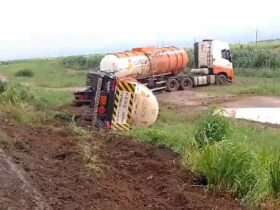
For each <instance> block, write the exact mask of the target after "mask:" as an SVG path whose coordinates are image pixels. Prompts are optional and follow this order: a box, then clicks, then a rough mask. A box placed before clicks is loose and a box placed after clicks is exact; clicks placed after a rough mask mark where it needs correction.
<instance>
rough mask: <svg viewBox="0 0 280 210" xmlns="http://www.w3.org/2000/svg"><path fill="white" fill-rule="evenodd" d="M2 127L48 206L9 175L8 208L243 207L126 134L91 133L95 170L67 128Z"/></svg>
mask: <svg viewBox="0 0 280 210" xmlns="http://www.w3.org/2000/svg"><path fill="white" fill-rule="evenodd" d="M0 131H2V132H5V133H7V135H8V136H9V137H10V138H11V139H13V140H10V141H8V142H6V143H5V144H1V145H2V147H3V148H4V150H5V153H6V155H7V156H8V157H10V159H11V161H13V163H16V164H15V165H16V166H17V167H18V169H19V170H22V171H23V172H24V173H22V174H23V176H27V177H26V180H27V181H26V183H30V186H31V185H32V188H33V189H36V192H38V193H39V194H40V196H41V197H39V198H38V196H37V198H36V199H37V201H38V199H39V203H42V202H43V203H45V204H46V205H45V206H47V207H45V208H43V207H42V206H41V208H39V207H38V205H37V204H36V202H34V201H36V199H35V198H34V197H33V198H30V194H28V192H26V191H24V190H23V188H22V187H20V186H22V184H21V183H19V182H20V181H22V179H18V177H17V176H18V175H16V174H13V173H10V174H9V176H10V177H11V178H10V179H1V180H0V186H3V185H4V184H5V183H6V185H5V186H7V182H11V183H8V184H9V185H10V186H12V185H14V187H13V188H0V189H1V196H2V198H5V199H0V206H1V207H3V208H8V207H10V208H13V209H21V210H23V209H28V210H30V209H47V208H50V209H67V210H71V209H85V210H90V209H98V210H108V209H114V210H118V209H119V210H123V209H127V210H130V209H131V210H135V209H140V210H142V209H143V210H144V209H145V210H146V209H152V210H163V209H166V210H176V209H180V210H182V209H194V210H198V209H201V210H206V209H217V210H218V209H219V210H222V209H224V210H229V209H231V210H237V209H241V207H240V206H239V204H238V202H237V201H234V200H233V199H231V198H230V197H229V196H227V195H223V196H221V195H220V196H217V195H216V196H215V195H211V194H209V193H207V192H206V191H205V189H204V188H203V187H201V186H199V187H198V186H194V185H193V179H194V177H193V175H192V174H191V173H190V172H188V171H184V170H182V169H181V168H180V165H179V161H178V157H177V155H176V154H175V153H173V152H170V151H169V150H167V149H165V148H156V147H154V146H151V145H145V144H140V143H137V142H134V141H131V140H128V139H126V138H124V137H121V136H109V137H104V136H100V135H97V136H92V138H91V140H90V141H87V142H86V143H87V144H89V145H90V146H91V148H95V149H94V155H96V156H97V158H98V164H97V163H96V164H97V165H96V167H97V168H98V169H99V170H98V171H99V172H96V171H94V170H92V169H89V168H88V167H86V166H85V164H86V162H85V159H84V158H83V157H82V152H81V148H80V147H79V146H78V145H79V143H80V141H81V140H79V139H75V138H74V137H73V136H72V135H71V133H70V132H69V131H67V129H65V128H63V127H60V128H59V127H57V128H52V129H50V128H49V129H47V128H36V129H35V128H31V127H23V126H16V125H13V124H1V123H0ZM7 170H8V169H7ZM2 173H5V172H4V171H3V170H2V169H1V162H0V177H2V176H1V175H2ZM13 176H15V177H14V178H13ZM16 180H17V181H16ZM13 182H14V183H13ZM15 186H18V188H16V187H15ZM38 193H37V194H38ZM19 195H23V196H20V197H18V196H19ZM27 195H29V197H28V196H27ZM37 203H38V202H37Z"/></svg>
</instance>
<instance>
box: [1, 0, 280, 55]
mask: <svg viewBox="0 0 280 210" xmlns="http://www.w3.org/2000/svg"><path fill="white" fill-rule="evenodd" d="M0 3H1V4H0V6H1V9H0V23H1V24H0V26H1V28H0V59H6V58H10V57H15V58H16V57H32V56H44V55H45V56H50V55H55V56H56V55H62V54H69V53H79V52H86V51H94V49H100V48H104V47H105V48H110V46H112V47H116V46H117V47H120V46H123V45H124V44H128V45H133V43H135V45H140V44H143V45H145V44H157V43H158V42H164V41H175V40H179V41H182V40H184V41H192V40H193V39H194V38H197V39H199V38H203V37H214V38H215V37H221V38H225V39H229V41H232V40H236V39H235V38H234V37H235V36H236V37H238V39H242V36H244V38H246V39H248V37H250V36H252V38H253V37H254V31H255V29H256V28H257V27H258V28H259V30H260V32H261V33H260V34H262V35H264V36H265V37H269V36H271V35H272V34H275V33H278V34H280V27H279V26H280V14H279V12H278V11H277V10H278V8H279V3H278V2H277V1H276V0H266V1H264V0H259V1H253V0H247V1H245V0H235V1H222V0H211V1H207V0H193V1H190V0H172V1H164V0H162V1H160V0H137V1H135V0H118V1H116V0H98V1H95V0H25V1H22V0H9V1H6V0H0ZM278 24H279V25H278Z"/></svg>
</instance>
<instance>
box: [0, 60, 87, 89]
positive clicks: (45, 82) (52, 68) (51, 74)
mask: <svg viewBox="0 0 280 210" xmlns="http://www.w3.org/2000/svg"><path fill="white" fill-rule="evenodd" d="M24 69H28V70H30V71H32V72H33V73H34V76H32V77H18V76H16V73H17V72H18V71H21V70H24ZM0 74H1V75H4V76H7V77H8V78H9V79H10V80H13V81H14V82H21V83H26V84H28V85H32V86H36V87H48V88H65V87H77V86H82V85H84V84H85V75H86V71H81V70H73V69H68V68H65V67H64V65H63V63H62V61H61V60H60V59H52V60H30V61H22V62H15V63H11V64H2V65H0Z"/></svg>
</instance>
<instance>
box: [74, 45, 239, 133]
mask: <svg viewBox="0 0 280 210" xmlns="http://www.w3.org/2000/svg"><path fill="white" fill-rule="evenodd" d="M188 61H189V59H188V55H187V53H186V51H185V50H184V49H180V48H176V47H165V48H134V49H132V50H131V51H126V52H120V53H114V54H108V55H106V56H104V57H103V59H102V60H101V62H100V69H99V70H98V71H92V72H89V73H88V75H87V86H88V87H87V89H86V90H84V91H78V92H75V93H74V95H75V100H74V102H75V104H76V105H84V104H87V105H89V106H90V108H91V110H92V112H91V113H92V117H91V119H92V121H93V124H94V125H95V126H97V127H106V128H113V129H117V130H127V129H129V128H130V127H133V126H137V127H138V126H149V125H151V124H153V123H154V122H155V120H156V119H157V115H158V109H159V108H158V102H157V100H156V98H155V96H154V94H153V93H155V92H161V91H176V90H185V89H190V88H194V87H198V86H205V85H212V84H213V85H214V84H216V85H223V84H228V83H231V82H232V81H233V78H234V73H233V67H232V56H231V51H230V48H229V44H228V43H225V42H222V41H217V40H203V41H201V42H197V43H195V44H194V65H195V68H194V69H191V70H189V71H186V67H187V64H188Z"/></svg>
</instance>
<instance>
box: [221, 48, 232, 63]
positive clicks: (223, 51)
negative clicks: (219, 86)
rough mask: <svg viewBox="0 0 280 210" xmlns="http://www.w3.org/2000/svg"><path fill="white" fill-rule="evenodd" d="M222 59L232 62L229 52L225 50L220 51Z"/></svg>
mask: <svg viewBox="0 0 280 210" xmlns="http://www.w3.org/2000/svg"><path fill="white" fill-rule="evenodd" d="M222 58H224V59H226V60H228V61H230V62H231V61H232V58H231V52H230V50H227V49H224V50H222Z"/></svg>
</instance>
